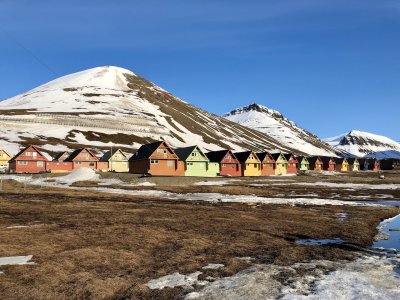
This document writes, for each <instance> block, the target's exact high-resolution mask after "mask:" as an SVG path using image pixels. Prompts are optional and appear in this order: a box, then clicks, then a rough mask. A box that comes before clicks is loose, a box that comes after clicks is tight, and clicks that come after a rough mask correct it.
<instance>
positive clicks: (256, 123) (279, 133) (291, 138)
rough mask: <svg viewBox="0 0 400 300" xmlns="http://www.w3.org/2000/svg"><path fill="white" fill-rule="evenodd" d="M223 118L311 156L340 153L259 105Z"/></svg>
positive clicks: (291, 122) (239, 109)
mask: <svg viewBox="0 0 400 300" xmlns="http://www.w3.org/2000/svg"><path fill="white" fill-rule="evenodd" d="M222 117H224V118H226V119H228V120H231V121H233V122H236V123H238V124H240V125H243V126H246V127H249V128H252V129H255V130H258V131H260V132H263V133H265V134H267V135H270V136H272V137H273V138H274V139H276V140H278V141H279V142H280V143H282V144H284V145H286V146H288V147H295V148H296V149H298V150H299V151H302V152H304V153H307V154H309V155H324V156H337V155H338V154H339V152H340V151H338V150H337V149H335V148H334V147H332V146H330V145H328V144H327V143H325V142H323V141H322V140H320V139H319V138H318V137H317V136H316V135H315V134H312V133H311V132H309V131H307V130H305V129H303V128H301V127H299V126H297V125H296V123H295V122H293V121H291V120H289V119H288V118H286V117H284V116H283V114H282V113H280V112H279V111H277V110H274V109H270V108H268V107H266V106H263V105H260V104H257V103H252V104H250V105H247V106H243V107H240V108H237V109H234V110H232V111H231V112H229V113H225V114H223V115H222Z"/></svg>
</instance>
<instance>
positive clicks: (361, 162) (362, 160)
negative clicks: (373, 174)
mask: <svg viewBox="0 0 400 300" xmlns="http://www.w3.org/2000/svg"><path fill="white" fill-rule="evenodd" d="M375 161H376V159H375V158H359V159H358V162H359V163H360V165H363V164H365V163H366V162H368V163H370V164H371V163H375Z"/></svg>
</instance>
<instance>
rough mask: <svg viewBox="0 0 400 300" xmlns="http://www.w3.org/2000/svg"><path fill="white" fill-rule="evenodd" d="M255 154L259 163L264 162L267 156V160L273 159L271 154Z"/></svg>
mask: <svg viewBox="0 0 400 300" xmlns="http://www.w3.org/2000/svg"><path fill="white" fill-rule="evenodd" d="M256 154H257V157H258V159H259V160H260V161H264V159H265V158H266V157H267V156H268V158H269V157H271V158H272V159H274V158H273V157H272V156H271V154H270V153H269V152H257V153H256Z"/></svg>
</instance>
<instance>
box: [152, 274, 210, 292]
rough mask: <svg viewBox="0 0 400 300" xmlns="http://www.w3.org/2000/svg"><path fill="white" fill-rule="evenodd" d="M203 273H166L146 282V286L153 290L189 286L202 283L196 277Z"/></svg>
mask: <svg viewBox="0 0 400 300" xmlns="http://www.w3.org/2000/svg"><path fill="white" fill-rule="evenodd" d="M201 274H203V273H202V272H200V271H198V272H194V273H191V274H188V275H182V274H179V273H174V274H171V275H166V276H163V277H160V278H158V279H152V280H150V281H149V282H148V283H146V286H148V287H149V288H150V289H152V290H155V289H159V290H161V289H163V288H166V287H169V288H174V287H191V286H193V285H195V284H202V283H203V282H202V281H199V280H198V277H199V276H200V275H201Z"/></svg>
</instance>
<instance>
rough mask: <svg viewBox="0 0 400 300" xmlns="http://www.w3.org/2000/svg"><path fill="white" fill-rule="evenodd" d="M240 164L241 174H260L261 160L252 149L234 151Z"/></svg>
mask: <svg viewBox="0 0 400 300" xmlns="http://www.w3.org/2000/svg"><path fill="white" fill-rule="evenodd" d="M235 156H236V158H237V159H238V161H239V162H240V164H241V170H242V176H261V161H260V160H259V159H258V157H257V154H256V153H255V152H253V151H245V152H238V153H235Z"/></svg>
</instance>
